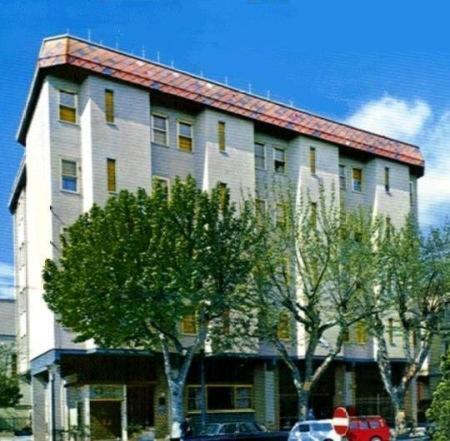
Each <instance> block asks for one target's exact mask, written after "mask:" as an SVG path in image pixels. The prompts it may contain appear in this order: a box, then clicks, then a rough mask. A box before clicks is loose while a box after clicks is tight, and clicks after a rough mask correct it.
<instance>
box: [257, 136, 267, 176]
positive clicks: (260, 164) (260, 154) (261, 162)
mask: <svg viewBox="0 0 450 441" xmlns="http://www.w3.org/2000/svg"><path fill="white" fill-rule="evenodd" d="M255 167H256V168H260V169H262V170H265V169H266V146H265V145H264V144H260V143H258V142H256V143H255Z"/></svg>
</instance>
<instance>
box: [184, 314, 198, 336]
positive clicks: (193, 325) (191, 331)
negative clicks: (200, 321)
mask: <svg viewBox="0 0 450 441" xmlns="http://www.w3.org/2000/svg"><path fill="white" fill-rule="evenodd" d="M181 332H182V334H187V335H196V334H197V318H196V316H195V314H188V315H186V316H185V317H183V320H182V321H181Z"/></svg>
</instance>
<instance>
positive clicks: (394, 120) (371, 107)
mask: <svg viewBox="0 0 450 441" xmlns="http://www.w3.org/2000/svg"><path fill="white" fill-rule="evenodd" d="M430 116H431V109H430V106H429V105H428V104H427V103H425V102H424V101H422V100H416V101H414V102H411V103H408V102H406V101H403V100H400V99H397V98H393V97H391V96H389V95H385V96H384V97H382V98H380V99H378V100H373V101H369V102H368V103H366V104H364V105H363V106H362V107H361V108H360V109H359V110H358V111H357V112H356V113H354V114H353V115H351V116H350V117H349V118H348V119H347V123H348V124H350V125H352V126H355V127H360V128H362V129H365V130H369V131H371V132H375V133H379V134H382V135H385V136H389V137H392V138H400V139H407V140H411V139H412V138H414V137H415V136H416V135H417V134H418V133H419V132H420V130H422V128H423V126H424V124H425V122H426V121H427V120H428V118H429V117H430Z"/></svg>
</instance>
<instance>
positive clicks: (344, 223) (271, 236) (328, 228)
mask: <svg viewBox="0 0 450 441" xmlns="http://www.w3.org/2000/svg"><path fill="white" fill-rule="evenodd" d="M288 193H290V192H288ZM276 206H277V207H278V210H277V215H276V216H275V218H274V216H273V215H272V214H271V213H267V214H266V215H261V218H260V225H261V228H263V230H264V231H265V241H264V242H263V246H262V247H260V256H261V257H260V262H259V265H258V266H257V272H256V277H255V280H256V292H257V303H258V307H259V312H260V316H259V318H260V319H259V322H258V324H259V330H260V333H261V336H262V338H263V339H265V340H268V341H269V342H271V343H272V344H273V345H274V347H275V348H276V349H277V351H278V352H279V354H280V355H281V357H282V359H283V361H284V362H285V364H286V366H287V367H288V369H289V371H290V373H291V375H292V380H293V384H294V386H295V389H296V392H297V398H298V417H299V418H300V419H304V418H305V417H306V416H307V410H308V404H309V398H310V393H311V390H312V389H313V388H314V386H315V384H316V383H317V382H318V380H319V378H320V377H321V376H322V375H323V374H324V372H325V371H326V370H327V368H328V367H329V366H330V364H331V362H332V361H333V360H334V359H335V358H336V356H337V355H338V354H339V352H340V351H341V349H342V346H343V344H344V342H345V340H346V337H347V335H348V331H349V328H350V327H351V326H352V325H353V324H355V323H356V322H358V321H360V320H362V319H363V318H364V317H366V316H367V315H368V314H369V313H370V310H368V309H365V308H363V307H362V306H363V302H362V299H363V298H364V293H367V292H369V291H371V289H372V286H373V280H374V276H375V270H374V268H375V267H376V265H375V264H374V260H375V259H376V253H375V252H374V248H373V246H372V242H371V238H372V237H373V235H374V234H375V232H376V229H377V226H378V223H377V222H375V223H372V222H371V221H370V219H369V218H368V216H366V215H365V214H364V213H363V212H358V213H345V212H344V211H343V210H341V209H340V208H339V206H338V204H337V203H336V200H335V197H334V195H332V196H331V197H329V198H326V197H325V194H324V191H323V189H321V191H320V198H319V203H318V204H317V205H316V204H313V203H312V202H311V200H310V198H309V197H306V196H305V197H302V198H301V199H300V201H297V200H296V199H295V198H294V197H293V196H292V195H291V194H281V193H280V192H278V193H277V194H276ZM286 328H290V329H286ZM294 330H295V332H293V331H294ZM296 336H299V340H300V341H297V339H296ZM303 342H304V345H305V349H304V359H305V369H304V372H302V371H301V370H300V368H299V366H298V364H297V363H296V362H295V361H294V357H293V355H295V354H296V351H295V349H294V348H295V346H297V347H299V343H303ZM318 355H323V358H322V359H321V361H319V358H318Z"/></svg>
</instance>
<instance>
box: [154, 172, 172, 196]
mask: <svg viewBox="0 0 450 441" xmlns="http://www.w3.org/2000/svg"><path fill="white" fill-rule="evenodd" d="M153 182H154V183H155V184H156V185H160V186H161V188H162V189H163V191H164V193H165V194H166V197H169V194H170V181H169V179H167V178H163V177H161V176H155V177H154V178H153Z"/></svg>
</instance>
